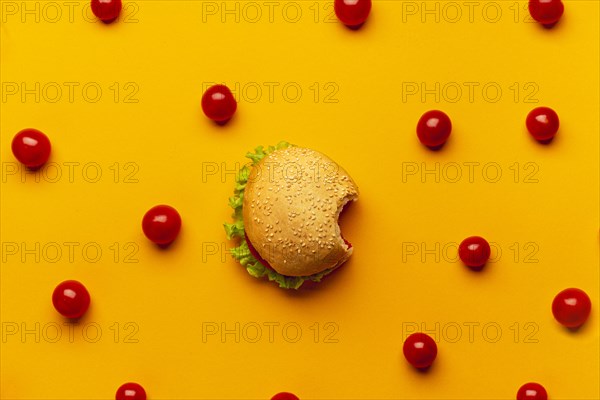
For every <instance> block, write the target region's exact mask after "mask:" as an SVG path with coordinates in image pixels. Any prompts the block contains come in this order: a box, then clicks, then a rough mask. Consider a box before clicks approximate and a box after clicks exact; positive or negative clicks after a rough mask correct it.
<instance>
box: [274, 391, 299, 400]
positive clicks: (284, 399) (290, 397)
mask: <svg viewBox="0 0 600 400" xmlns="http://www.w3.org/2000/svg"><path fill="white" fill-rule="evenodd" d="M271 400H300V398H299V397H298V396H296V395H295V394H292V393H289V392H281V393H277V394H276V395H275V396H273V397H271Z"/></svg>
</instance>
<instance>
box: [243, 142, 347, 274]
mask: <svg viewBox="0 0 600 400" xmlns="http://www.w3.org/2000/svg"><path fill="white" fill-rule="evenodd" d="M357 198H358V187H357V186H356V184H355V183H354V181H353V180H352V178H351V177H350V176H349V175H348V173H347V172H346V171H345V170H344V169H343V168H342V167H340V166H339V165H338V164H336V163H335V162H334V161H332V160H331V159H330V158H328V157H327V156H325V155H324V154H321V153H319V152H317V151H314V150H310V149H306V148H302V147H288V148H285V149H280V150H276V151H274V152H272V153H270V154H269V155H267V156H266V157H264V158H263V159H262V160H261V161H260V162H259V163H258V164H256V165H255V166H254V167H253V168H252V170H251V171H250V175H249V177H248V183H247V184H246V188H245V192H244V201H243V217H244V229H245V231H246V235H247V237H248V239H249V240H250V242H251V244H252V245H253V247H254V249H256V251H257V252H258V253H259V254H260V256H261V257H262V258H263V260H265V261H266V262H268V263H269V265H270V266H271V267H272V268H273V269H274V270H275V271H277V272H278V273H280V274H282V275H287V276H308V275H312V274H316V273H319V272H322V271H324V270H326V269H330V268H337V267H339V266H340V265H341V264H342V263H344V261H346V260H347V259H348V257H350V255H351V254H352V247H351V246H348V244H346V242H345V241H344V239H343V238H342V236H341V234H340V227H339V225H338V217H339V215H340V212H341V211H342V209H343V207H344V205H345V204H346V203H348V202H349V201H351V200H352V201H354V200H356V199H357Z"/></svg>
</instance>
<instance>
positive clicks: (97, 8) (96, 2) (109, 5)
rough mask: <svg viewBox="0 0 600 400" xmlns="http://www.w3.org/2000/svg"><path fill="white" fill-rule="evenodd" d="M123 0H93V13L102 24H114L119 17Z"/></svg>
mask: <svg viewBox="0 0 600 400" xmlns="http://www.w3.org/2000/svg"><path fill="white" fill-rule="evenodd" d="M122 8H123V4H122V3H121V0H92V12H93V13H94V15H95V16H96V17H98V19H99V20H100V21H102V22H112V21H114V20H115V19H117V18H118V17H119V14H120V13H121V9H122Z"/></svg>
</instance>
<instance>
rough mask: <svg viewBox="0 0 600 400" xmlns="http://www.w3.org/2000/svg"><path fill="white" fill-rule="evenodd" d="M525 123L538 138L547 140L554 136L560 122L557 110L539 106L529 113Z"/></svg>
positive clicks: (532, 134)
mask: <svg viewBox="0 0 600 400" xmlns="http://www.w3.org/2000/svg"><path fill="white" fill-rule="evenodd" d="M525 124H526V125H527V130H528V131H529V133H530V134H531V136H533V137H534V138H535V139H536V140H538V141H547V140H550V139H552V138H554V136H555V135H556V132H558V126H559V124H560V123H559V120H558V114H556V111H554V110H553V109H551V108H548V107H538V108H534V109H533V110H531V111H530V112H529V114H527V119H526V120H525Z"/></svg>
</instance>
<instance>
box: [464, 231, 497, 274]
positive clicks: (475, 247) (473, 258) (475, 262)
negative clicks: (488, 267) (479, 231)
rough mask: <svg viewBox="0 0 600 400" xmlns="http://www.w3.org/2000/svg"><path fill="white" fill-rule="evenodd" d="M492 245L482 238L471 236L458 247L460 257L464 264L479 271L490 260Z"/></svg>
mask: <svg viewBox="0 0 600 400" xmlns="http://www.w3.org/2000/svg"><path fill="white" fill-rule="evenodd" d="M490 254H491V249H490V244H489V243H488V242H487V240H485V239H484V238H482V237H481V236H470V237H468V238H466V239H465V240H463V241H462V242H461V243H460V245H459V246H458V255H459V257H460V259H461V260H462V262H463V263H464V264H465V265H466V266H468V267H471V268H474V269H478V268H481V267H483V266H484V265H485V263H486V262H488V260H489V259H490Z"/></svg>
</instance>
